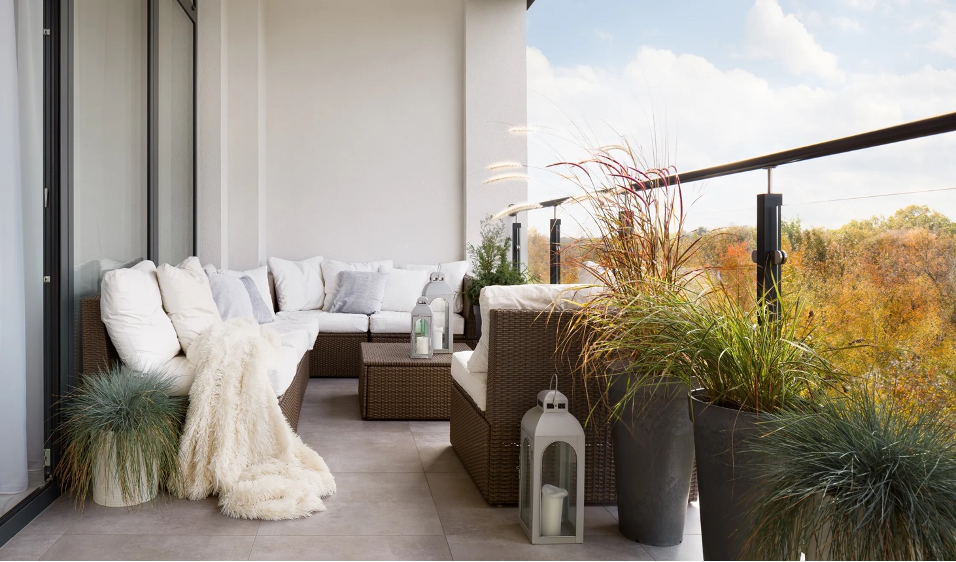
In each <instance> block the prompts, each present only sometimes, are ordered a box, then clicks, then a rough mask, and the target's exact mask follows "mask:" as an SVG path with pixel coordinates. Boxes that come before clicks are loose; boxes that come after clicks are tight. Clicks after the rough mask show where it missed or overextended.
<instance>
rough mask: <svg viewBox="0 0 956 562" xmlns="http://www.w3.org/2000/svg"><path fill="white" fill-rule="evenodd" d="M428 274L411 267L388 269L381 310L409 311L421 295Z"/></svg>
mask: <svg viewBox="0 0 956 562" xmlns="http://www.w3.org/2000/svg"><path fill="white" fill-rule="evenodd" d="M428 274H429V272H428V271H419V270H412V269H393V270H391V271H389V272H388V282H387V283H385V296H384V297H382V310H391V311H394V312H411V311H412V309H413V308H415V303H416V301H417V300H418V297H420V296H422V289H424V288H425V284H426V283H428Z"/></svg>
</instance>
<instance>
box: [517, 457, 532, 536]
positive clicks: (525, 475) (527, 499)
mask: <svg viewBox="0 0 956 562" xmlns="http://www.w3.org/2000/svg"><path fill="white" fill-rule="evenodd" d="M519 468H520V471H519V473H518V474H519V478H520V480H519V486H518V517H520V518H521V521H522V522H523V523H524V526H525V527H526V528H528V529H530V528H531V503H532V501H531V499H532V498H531V481H532V476H533V474H532V473H533V472H534V462H533V460H532V458H531V441H530V440H528V439H527V438H525V439H522V440H521V464H520V467H519Z"/></svg>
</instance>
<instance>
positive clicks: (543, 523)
mask: <svg viewBox="0 0 956 562" xmlns="http://www.w3.org/2000/svg"><path fill="white" fill-rule="evenodd" d="M520 455H521V466H520V473H519V478H520V486H519V492H518V519H519V521H520V522H521V528H522V529H524V532H525V534H527V535H528V538H529V539H531V543H532V544H567V543H583V542H584V429H583V428H582V427H581V424H580V423H579V422H578V420H577V418H575V417H574V416H573V415H571V412H569V411H568V398H567V397H566V396H565V395H564V394H562V393H560V392H558V390H557V389H554V390H542V391H541V392H539V393H538V405H537V406H535V407H534V408H531V409H530V410H528V412H527V413H526V414H525V415H524V417H523V418H522V419H521V453H520Z"/></svg>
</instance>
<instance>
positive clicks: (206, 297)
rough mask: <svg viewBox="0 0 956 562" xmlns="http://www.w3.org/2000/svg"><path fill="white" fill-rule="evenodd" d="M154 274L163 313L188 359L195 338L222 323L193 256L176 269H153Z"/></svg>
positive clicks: (164, 266)
mask: <svg viewBox="0 0 956 562" xmlns="http://www.w3.org/2000/svg"><path fill="white" fill-rule="evenodd" d="M156 275H157V277H158V278H159V290H160V293H162V295H163V306H164V307H165V308H166V314H168V315H169V319H170V320H172V322H173V328H175V329H176V335H177V336H179V344H180V345H181V346H182V348H183V351H185V352H186V357H187V358H189V355H190V354H189V348H190V346H191V345H192V343H193V340H195V339H196V336H198V335H199V334H201V333H202V332H204V331H205V330H206V329H207V328H209V327H210V326H212V325H213V324H215V323H217V322H222V318H221V317H220V316H219V309H218V308H216V302H215V301H214V300H213V298H212V292H211V291H210V289H209V279H208V278H207V277H206V272H204V271H203V270H202V266H200V265H199V259H198V258H196V257H190V258H186V261H184V262H183V263H181V264H179V265H178V266H176V267H173V266H171V265H169V264H168V263H164V264H162V265H160V266H159V267H157V268H156ZM190 359H191V358H190Z"/></svg>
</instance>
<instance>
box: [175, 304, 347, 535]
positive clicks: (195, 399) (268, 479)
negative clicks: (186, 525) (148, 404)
mask: <svg viewBox="0 0 956 562" xmlns="http://www.w3.org/2000/svg"><path fill="white" fill-rule="evenodd" d="M279 345H280V344H279V341H278V339H277V337H276V335H275V333H274V332H272V330H268V329H266V330H262V329H260V327H259V326H258V325H257V324H256V323H254V322H250V321H248V320H233V321H230V322H223V323H219V324H217V325H215V326H214V327H212V328H209V329H208V330H206V331H205V332H204V333H203V334H201V335H200V336H199V337H198V338H197V339H196V340H195V341H194V342H193V344H192V346H191V348H190V352H191V353H190V355H191V357H192V360H193V361H194V362H195V363H196V379H195V381H194V382H193V385H192V388H191V389H190V391H189V411H188V413H187V415H186V427H185V428H184V430H183V435H182V437H181V439H180V443H179V472H180V474H179V482H178V483H173V484H172V488H173V491H174V492H175V493H176V494H177V495H178V496H180V497H184V498H189V499H191V500H199V499H203V498H206V497H209V496H210V495H212V494H216V495H218V496H219V505H220V507H221V508H222V512H223V513H224V514H226V515H229V516H231V517H237V518H241V519H272V520H277V519H296V518H299V517H307V516H309V515H311V514H312V513H313V512H315V511H325V506H324V505H323V504H322V498H323V497H325V496H328V495H331V494H333V493H335V479H334V478H333V477H332V473H331V472H329V467H328V466H326V464H325V461H323V460H322V457H320V456H319V455H318V454H317V453H316V452H315V451H314V450H312V449H311V448H310V447H309V446H308V445H306V444H305V443H303V442H302V440H301V439H300V438H299V436H298V435H296V434H295V432H293V431H292V428H291V427H289V423H288V422H287V421H286V419H285V417H284V416H283V415H282V411H281V410H280V409H279V403H278V401H277V400H276V395H275V391H274V390H273V389H272V386H271V385H270V384H269V377H268V371H269V369H270V368H271V367H272V366H273V365H275V357H276V349H277V346H279ZM193 348H195V349H193Z"/></svg>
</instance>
